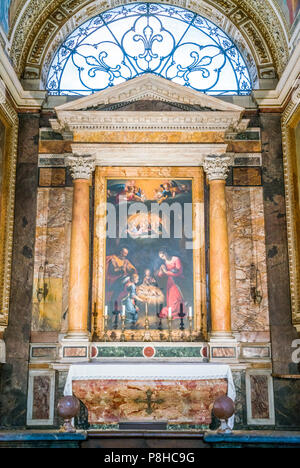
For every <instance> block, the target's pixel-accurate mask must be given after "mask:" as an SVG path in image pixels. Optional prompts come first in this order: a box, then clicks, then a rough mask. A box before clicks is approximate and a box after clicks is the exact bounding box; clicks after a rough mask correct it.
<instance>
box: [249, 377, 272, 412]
mask: <svg viewBox="0 0 300 468" xmlns="http://www.w3.org/2000/svg"><path fill="white" fill-rule="evenodd" d="M268 379H269V377H268V376H267V375H250V382H251V408H252V418H253V419H269V417H270V411H269V388H268Z"/></svg>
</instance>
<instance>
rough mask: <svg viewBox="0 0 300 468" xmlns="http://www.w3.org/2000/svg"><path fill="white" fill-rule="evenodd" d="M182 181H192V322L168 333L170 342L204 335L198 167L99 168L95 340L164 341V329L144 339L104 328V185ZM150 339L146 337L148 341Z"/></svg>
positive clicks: (201, 176)
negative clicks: (188, 325)
mask: <svg viewBox="0 0 300 468" xmlns="http://www.w3.org/2000/svg"><path fill="white" fill-rule="evenodd" d="M148 178H149V179H158V180H161V179H184V180H187V179H188V180H191V181H192V185H191V186H192V220H193V221H192V222H193V239H192V242H193V321H192V328H191V329H190V330H189V328H188V327H187V325H186V326H185V329H184V330H180V329H179V326H178V323H177V325H176V328H175V326H174V329H173V330H172V341H178V342H180V341H190V340H192V341H201V340H203V339H204V338H205V337H206V334H207V326H206V323H207V320H206V273H205V272H206V269H205V226H204V224H205V221H204V174H203V168H202V167H100V166H98V167H97V168H96V173H95V217H94V250H93V312H94V314H93V320H92V324H93V334H94V337H97V341H106V340H110V341H116V342H118V341H124V340H125V341H134V342H142V341H153V342H159V341H168V339H169V337H168V333H167V331H166V330H159V329H151V330H150V333H149V334H148V339H146V338H145V330H144V329H135V330H132V329H125V330H123V336H122V330H121V327H118V329H115V330H113V331H112V330H107V329H105V320H104V315H105V314H104V311H105V288H106V284H105V281H106V259H107V256H106V243H107V232H106V226H107V218H106V213H107V204H106V202H107V183H108V181H109V180H112V179H113V180H116V179H117V180H124V179H135V180H139V179H143V180H145V179H148ZM149 336H150V338H149Z"/></svg>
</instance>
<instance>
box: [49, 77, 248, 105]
mask: <svg viewBox="0 0 300 468" xmlns="http://www.w3.org/2000/svg"><path fill="white" fill-rule="evenodd" d="M139 100H158V101H165V102H178V103H182V104H191V105H195V104H197V105H199V106H201V107H206V108H209V109H211V110H214V111H229V112H239V113H240V114H241V113H242V112H243V111H244V108H243V107H240V106H237V105H235V104H231V103H230V102H226V101H223V100H221V99H219V98H218V97H215V96H209V95H208V94H204V93H201V92H199V91H195V90H193V89H191V88H187V87H184V86H182V85H179V84H177V83H174V82H173V81H170V80H167V79H166V78H162V77H160V76H156V75H152V74H150V73H149V74H146V75H142V76H138V77H136V78H133V79H132V80H129V81H125V82H124V83H121V84H119V85H116V86H113V87H110V88H108V89H105V90H103V91H98V92H97V93H95V94H92V95H90V96H85V97H82V98H80V99H78V100H76V101H72V102H69V103H67V104H63V105H61V106H58V107H56V108H55V110H56V112H62V111H81V110H86V109H90V110H92V107H96V106H99V105H104V104H105V105H107V104H115V103H119V102H134V101H139Z"/></svg>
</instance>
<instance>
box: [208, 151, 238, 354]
mask: <svg viewBox="0 0 300 468" xmlns="http://www.w3.org/2000/svg"><path fill="white" fill-rule="evenodd" d="M232 164H233V157H232V156H231V155H227V154H224V155H222V156H216V155H211V156H207V157H206V158H205V160H204V164H203V168H204V171H205V172H206V175H207V179H208V182H209V186H210V202H209V224H210V228H209V230H210V254H209V261H210V299H211V322H212V330H211V332H212V333H211V340H213V341H214V340H216V341H217V342H220V340H221V341H224V340H225V341H227V340H230V341H231V340H232V333H231V306H230V265H229V242H228V230H227V213H226V211H227V210H226V197H225V180H226V177H227V174H228V170H229V166H230V165H232ZM210 348H211V357H212V358H213V357H214V356H215V357H216V358H217V359H227V358H230V359H236V357H237V353H236V347H235V346H233V345H232V344H231V343H230V347H229V348H228V347H227V346H222V347H221V348H219V347H217V348H216V347H213V346H211V347H210ZM225 348H226V349H225ZM220 352H221V354H220ZM228 352H230V353H229V354H228Z"/></svg>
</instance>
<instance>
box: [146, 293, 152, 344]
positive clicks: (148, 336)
mask: <svg viewBox="0 0 300 468" xmlns="http://www.w3.org/2000/svg"><path fill="white" fill-rule="evenodd" d="M148 312H149V310H148V303H147V302H146V304H145V334H144V341H152V336H151V333H150V323H149V317H148Z"/></svg>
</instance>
